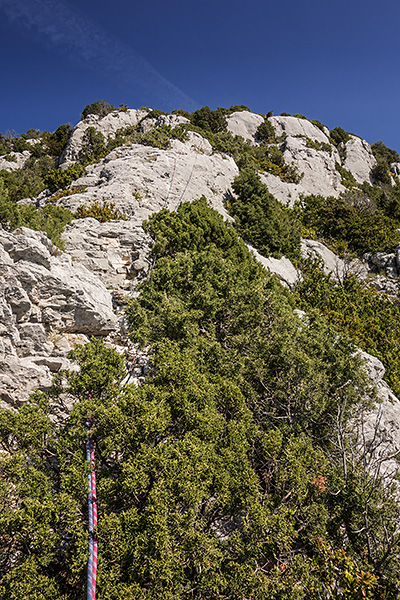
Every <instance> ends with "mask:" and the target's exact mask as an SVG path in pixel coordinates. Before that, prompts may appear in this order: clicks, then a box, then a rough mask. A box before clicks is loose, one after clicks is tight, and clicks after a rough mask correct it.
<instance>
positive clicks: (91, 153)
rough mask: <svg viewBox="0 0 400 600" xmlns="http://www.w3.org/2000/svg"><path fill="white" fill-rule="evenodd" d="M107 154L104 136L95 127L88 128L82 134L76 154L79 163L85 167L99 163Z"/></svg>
mask: <svg viewBox="0 0 400 600" xmlns="http://www.w3.org/2000/svg"><path fill="white" fill-rule="evenodd" d="M107 154H108V151H107V147H106V144H105V137H104V135H103V134H102V133H101V132H100V131H97V130H96V129H95V127H88V128H87V129H86V130H85V133H84V134H83V138H82V146H81V149H80V150H79V154H78V158H79V162H80V163H81V164H83V165H87V164H90V163H93V162H97V161H99V160H100V158H104V156H106V155H107Z"/></svg>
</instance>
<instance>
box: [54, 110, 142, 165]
mask: <svg viewBox="0 0 400 600" xmlns="http://www.w3.org/2000/svg"><path fill="white" fill-rule="evenodd" d="M147 113H148V111H147V110H141V109H139V110H134V109H129V110H126V111H125V110H120V111H118V110H117V111H113V112H111V113H109V114H108V115H106V116H105V117H102V118H100V117H99V116H98V115H88V117H87V118H86V119H84V120H83V121H79V123H78V124H77V125H76V126H75V127H74V130H73V132H72V135H71V136H70V138H69V140H68V143H67V145H66V147H65V149H64V151H63V153H62V155H61V157H60V160H59V166H60V167H61V168H63V169H65V168H67V167H69V166H70V165H71V164H73V163H74V162H76V161H77V160H78V156H79V152H80V150H81V149H82V142H83V136H84V134H85V131H86V130H87V129H88V128H89V127H94V128H95V130H96V131H98V132H99V133H101V134H102V135H104V137H105V139H109V138H111V137H115V134H116V132H117V131H118V129H124V128H125V127H136V125H137V124H138V123H139V121H140V120H141V119H143V118H144V117H145V116H146V115H147Z"/></svg>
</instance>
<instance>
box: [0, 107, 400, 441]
mask: <svg viewBox="0 0 400 600" xmlns="http://www.w3.org/2000/svg"><path fill="white" fill-rule="evenodd" d="M264 120H265V117H264V116H263V115H259V114H255V113H251V112H249V111H238V112H233V113H231V114H230V115H229V116H228V117H227V128H228V131H229V132H231V134H232V135H233V136H240V137H241V138H243V140H244V141H245V142H246V143H248V144H250V145H252V146H257V145H258V144H260V140H259V139H258V137H257V130H258V128H259V126H260V125H261V124H262V123H263V122H264ZM266 120H267V122H268V123H269V124H270V125H271V126H272V127H273V130H274V131H275V137H276V141H275V142H274V144H275V145H276V146H277V147H278V148H279V150H280V151H281V152H282V154H283V159H284V162H285V163H286V164H292V165H294V166H295V167H296V168H297V171H298V172H299V174H300V175H301V179H300V181H299V183H287V182H285V181H282V180H281V179H280V177H279V176H277V175H273V174H271V173H264V174H262V175H261V179H262V181H263V182H265V183H266V184H267V186H268V188H269V190H270V192H271V193H272V194H274V195H275V196H276V198H277V199H278V200H280V201H281V202H282V203H284V204H285V205H292V204H293V203H294V202H295V201H296V200H299V199H301V197H302V196H305V195H308V194H319V195H322V196H325V197H327V196H335V197H338V196H339V195H340V194H341V193H343V192H345V191H346V187H345V185H344V183H343V169H345V170H346V171H348V172H349V173H350V174H351V175H352V176H353V177H354V179H355V181H356V182H357V183H363V182H364V181H366V182H370V181H371V169H372V168H373V167H374V166H375V164H376V160H375V158H374V156H373V154H372V152H371V148H370V146H369V144H368V143H367V142H366V141H365V140H362V139H361V138H358V137H357V136H350V139H349V140H348V141H347V142H346V143H345V144H341V145H339V146H338V147H336V146H335V145H334V144H333V143H332V140H331V138H330V132H329V130H328V129H327V128H326V127H319V126H317V125H315V124H314V123H312V122H310V121H308V120H307V119H302V118H297V117H289V116H280V117H268V118H267V119H266ZM186 122H188V120H187V119H186V118H185V117H183V116H180V115H159V116H157V115H155V116H152V114H149V110H147V109H145V110H143V109H139V110H126V111H114V112H112V113H110V114H108V115H107V116H105V117H103V118H99V117H98V116H95V115H89V116H88V117H87V118H86V119H85V120H83V121H81V122H79V123H78V124H77V125H76V127H75V128H74V130H73V133H72V135H71V137H70V139H69V141H68V143H67V146H66V148H65V149H64V151H63V153H62V156H61V158H60V160H59V165H60V167H61V168H62V169H64V168H67V167H68V166H70V165H72V164H74V162H75V161H77V160H78V157H79V152H80V150H81V149H82V147H83V143H84V135H85V132H86V131H87V129H88V128H89V127H93V128H94V129H95V130H96V131H97V132H99V133H101V134H102V135H103V136H104V139H105V140H110V139H113V138H114V137H115V135H116V133H117V132H118V131H119V130H122V129H124V128H127V127H130V128H135V127H136V128H137V127H139V128H140V131H141V132H142V133H144V134H146V133H148V132H151V131H153V130H156V129H158V128H159V127H162V126H169V127H171V128H173V127H176V126H178V125H180V124H182V123H186ZM29 156H30V153H29V152H28V151H24V152H23V153H21V156H15V157H14V159H12V160H11V161H10V160H7V159H5V158H1V159H0V168H6V169H8V170H9V171H11V170H13V169H14V168H19V167H21V166H22V165H23V164H24V162H25V161H26V160H27V159H28V158H29ZM392 169H393V173H394V177H398V176H399V175H400V163H399V164H397V163H396V164H394V165H392ZM238 173H239V169H238V167H237V165H236V163H235V161H234V160H233V158H231V157H230V156H228V155H227V154H224V153H218V152H213V149H212V147H211V144H210V143H209V141H208V140H207V139H205V137H203V136H202V135H200V134H199V133H197V132H193V131H190V132H189V134H188V139H186V141H183V142H182V141H179V140H178V139H172V140H171V145H170V148H168V149H161V148H157V147H152V146H146V145H142V144H138V143H131V144H127V145H121V146H119V147H117V148H115V149H114V150H113V151H112V152H110V153H109V154H108V155H107V156H106V157H105V158H103V159H101V160H99V161H98V162H97V163H96V164H92V165H89V166H88V167H87V168H86V173H85V175H84V176H82V177H81V178H80V179H78V180H76V181H74V182H73V183H72V184H71V186H70V189H71V194H70V195H65V196H63V197H61V198H59V199H58V200H57V203H58V204H60V205H62V206H64V207H66V208H69V209H71V210H73V211H75V210H76V209H77V207H78V206H80V205H82V204H84V205H90V204H92V203H93V202H99V203H102V202H104V201H108V202H113V203H114V204H115V206H116V208H117V209H118V210H120V211H121V212H123V213H124V214H125V215H127V217H128V220H126V221H112V222H109V223H99V222H98V221H96V220H95V219H91V218H87V219H77V220H74V221H72V223H71V224H70V225H69V226H67V227H66V228H65V231H64V234H63V239H64V243H65V252H63V253H61V252H60V251H58V250H57V249H56V248H55V247H54V246H52V244H51V243H50V242H49V240H48V239H47V237H46V236H45V235H44V234H41V233H37V232H32V231H30V230H28V229H26V228H21V229H19V230H17V231H15V232H13V233H9V232H5V231H3V230H0V295H1V297H2V302H1V305H0V367H1V369H0V399H1V401H2V402H3V405H8V406H10V405H11V406H15V405H17V404H18V403H20V402H23V401H25V400H26V399H27V397H28V394H29V392H30V391H31V390H32V389H34V388H36V387H38V388H40V389H46V388H47V387H48V386H49V385H50V382H51V374H52V373H53V372H55V371H57V370H59V369H60V368H63V367H65V366H67V365H68V364H69V363H68V360H67V358H66V354H67V352H68V350H69V349H71V348H72V347H73V345H74V344H75V343H76V342H80V343H84V342H85V341H86V340H87V339H88V336H90V335H96V336H102V337H105V338H106V337H107V336H108V339H109V340H110V343H114V344H115V343H117V342H118V343H120V344H124V343H126V344H127V343H128V342H127V340H126V337H125V338H124V324H123V317H122V315H121V314H118V312H117V314H116V312H115V308H116V307H118V298H120V297H121V295H122V296H131V295H135V294H137V293H138V292H137V284H138V283H139V282H140V281H141V280H142V279H143V278H144V277H145V276H146V273H147V272H148V269H149V267H150V260H149V245H150V240H149V239H148V237H147V236H146V234H145V233H144V231H143V229H142V227H141V224H142V221H143V220H144V219H146V218H147V217H148V216H149V215H151V214H152V213H153V212H156V211H159V210H161V209H163V208H166V209H169V210H175V209H176V208H177V207H178V205H179V204H180V203H181V202H184V201H191V200H194V199H196V198H199V197H200V196H202V195H204V196H206V198H207V199H208V200H209V202H210V204H211V205H212V206H213V207H214V208H215V209H216V210H217V211H219V212H220V213H221V214H222V215H223V216H224V218H225V219H231V217H230V216H229V214H228V212H227V210H226V208H225V201H226V199H227V197H228V196H229V194H231V193H232V182H233V180H234V179H235V177H236V176H237V175H238ZM77 186H81V187H80V188H79V189H80V191H79V193H73V192H74V188H75V189H76V188H77ZM82 190H84V191H82ZM47 198H48V194H47V193H46V192H44V193H42V194H41V195H40V197H39V198H38V199H36V200H35V202H37V203H38V204H45V203H46V201H47ZM254 253H255V255H256V257H257V259H258V260H259V261H260V262H261V263H262V264H263V265H264V267H265V268H267V269H268V270H270V271H271V272H274V273H276V274H277V275H278V276H279V277H280V278H281V280H282V281H283V282H284V284H285V285H288V286H292V285H293V284H294V283H295V282H296V280H297V278H298V277H300V276H301V275H300V274H299V273H298V272H297V270H296V268H295V267H294V265H293V264H292V263H291V262H290V261H289V260H288V259H287V258H285V257H283V258H282V259H281V260H277V259H274V258H271V257H263V256H261V255H260V254H259V253H258V252H257V251H255V250H254ZM302 253H303V255H305V256H310V255H312V256H318V257H319V258H320V259H321V260H322V261H323V263H324V265H325V269H326V271H327V272H332V273H333V276H334V277H337V278H338V279H340V278H341V277H343V276H344V274H345V272H346V270H348V269H349V268H350V269H354V270H355V271H357V273H358V275H359V276H366V274H367V273H368V271H369V270H370V269H373V268H379V269H380V270H381V271H382V270H383V271H384V274H383V275H381V276H380V277H381V278H382V287H383V289H385V290H386V291H388V290H389V288H390V290H392V291H393V290H394V292H395V293H397V292H398V290H397V286H398V283H397V280H398V273H399V268H400V263H399V260H400V259H399V252H397V254H393V255H384V256H378V255H371V256H370V257H369V258H368V261H367V262H365V263H363V264H360V263H357V264H353V265H349V264H345V263H344V262H343V261H342V260H341V259H339V258H338V257H337V256H335V255H334V254H333V253H332V252H331V251H330V250H328V249H327V248H326V247H325V246H323V245H322V244H320V243H318V242H315V241H312V240H303V243H302ZM378 263H379V264H378ZM377 265H378V267H377ZM382 265H383V266H382ZM388 286H389V287H388ZM390 286H391V287H390ZM390 290H389V291H390ZM113 301H114V303H113ZM116 340H117V342H116ZM118 340H119V341H118ZM121 340H122V341H121ZM124 340H125V341H124ZM121 351H123V347H122V346H121ZM366 360H367V363H368V364H369V363H371V361H373V360H374V359H373V357H372V358H368V357H367V359H366ZM368 361H369V362H368ZM371 377H372V379H374V377H375V376H373V374H371ZM382 377H383V372H381V371H380V375H379V382H378V383H379V384H380V388H382V389H383V388H384V383H382V381H383V380H382ZM382 394H383V392H382ZM389 396H390V398H389ZM386 401H387V402H386ZM391 401H393V403H392V404H390V402H391ZM385 402H386V404H385V406H386V408H387V411H386V413H385V414H387V415H389V413H390V415H389V416H387V417H386V416H385V417H382V414H380V416H379V415H378V416H376V419H382V418H385V419H386V418H387V419H392V421H393V419H395V420H396V419H397V415H398V414H399V415H400V411H397V409H396V407H397V404H398V401H397V400H393V398H392V396H391V395H390V391H388V392H387V394H386V396H385ZM389 404H390V406H391V407H392V408H390V407H389ZM393 411H394V412H395V413H396V417H393ZM398 421H400V416H399V418H398ZM398 421H397V422H398ZM393 443H394V442H393ZM396 444H397V442H396ZM396 447H397V446H396Z"/></svg>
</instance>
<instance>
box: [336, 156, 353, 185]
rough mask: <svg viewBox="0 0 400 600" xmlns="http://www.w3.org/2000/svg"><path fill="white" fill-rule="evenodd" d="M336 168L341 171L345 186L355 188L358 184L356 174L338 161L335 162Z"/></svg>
mask: <svg viewBox="0 0 400 600" xmlns="http://www.w3.org/2000/svg"><path fill="white" fill-rule="evenodd" d="M335 169H336V171H338V173H340V177H341V179H342V181H341V183H342V185H344V187H347V188H353V187H356V186H357V182H356V180H355V179H354V175H352V174H351V173H350V171H347V170H346V169H345V168H344V167H342V165H341V164H340V163H338V162H336V163H335Z"/></svg>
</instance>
